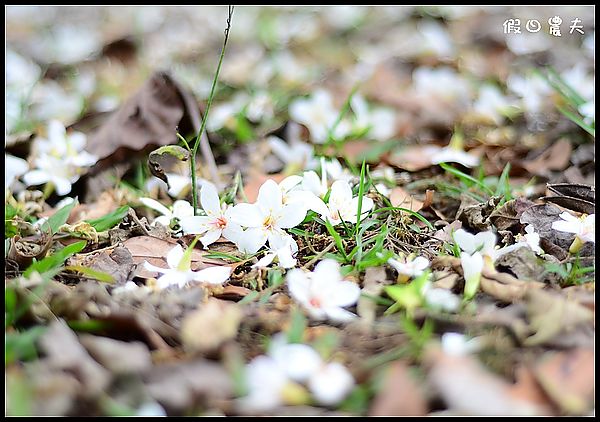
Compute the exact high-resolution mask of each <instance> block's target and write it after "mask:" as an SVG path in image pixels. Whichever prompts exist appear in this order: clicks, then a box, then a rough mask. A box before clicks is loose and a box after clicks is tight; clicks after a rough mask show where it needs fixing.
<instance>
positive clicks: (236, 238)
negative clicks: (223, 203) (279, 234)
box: [223, 224, 267, 254]
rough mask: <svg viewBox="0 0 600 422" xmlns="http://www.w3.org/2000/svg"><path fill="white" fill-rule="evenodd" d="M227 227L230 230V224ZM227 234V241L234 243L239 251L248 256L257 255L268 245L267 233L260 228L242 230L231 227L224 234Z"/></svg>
mask: <svg viewBox="0 0 600 422" xmlns="http://www.w3.org/2000/svg"><path fill="white" fill-rule="evenodd" d="M227 227H228V228H229V224H228V225H227ZM237 227H239V226H237ZM225 232H227V239H228V240H231V241H232V242H234V243H235V244H236V246H237V247H238V249H239V250H240V251H242V252H244V253H246V254H255V253H256V252H258V250H259V249H260V248H261V247H262V246H264V244H265V243H267V232H266V231H264V230H263V229H260V228H249V229H247V230H241V228H239V229H236V226H235V225H231V228H229V230H227V229H225V231H224V232H223V233H225Z"/></svg>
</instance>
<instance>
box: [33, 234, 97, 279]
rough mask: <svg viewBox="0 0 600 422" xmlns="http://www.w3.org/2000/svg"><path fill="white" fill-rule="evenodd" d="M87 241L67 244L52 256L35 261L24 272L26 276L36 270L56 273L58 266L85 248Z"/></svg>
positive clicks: (41, 272)
mask: <svg viewBox="0 0 600 422" xmlns="http://www.w3.org/2000/svg"><path fill="white" fill-rule="evenodd" d="M85 245H86V242H85V241H84V240H81V241H79V242H75V243H72V244H70V245H68V246H65V247H64V248H62V249H61V250H59V251H57V252H55V253H53V254H52V255H50V256H47V257H46V258H44V259H42V260H41V261H35V262H33V263H32V264H31V265H30V266H29V267H28V268H27V269H26V270H25V273H24V274H23V275H24V276H25V277H29V276H31V274H33V273H34V272H38V273H40V274H45V273H50V274H52V275H54V274H56V273H57V272H58V271H57V270H58V268H59V267H60V266H62V265H63V263H64V262H65V261H66V259H67V258H69V257H70V256H72V255H74V254H76V253H78V252H81V251H82V250H83V248H85Z"/></svg>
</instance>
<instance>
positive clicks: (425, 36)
mask: <svg viewBox="0 0 600 422" xmlns="http://www.w3.org/2000/svg"><path fill="white" fill-rule="evenodd" d="M417 27H418V30H419V33H420V35H421V37H422V42H421V43H420V44H421V46H422V47H421V51H422V52H423V53H424V54H427V53H432V54H434V55H435V56H437V57H440V58H446V59H448V58H452V57H454V52H455V51H454V50H455V49H454V45H453V44H452V39H451V38H450V35H449V34H448V31H446V29H445V28H444V26H442V25H440V24H439V23H436V22H435V21H432V20H425V21H420V22H419V23H418V25H417Z"/></svg>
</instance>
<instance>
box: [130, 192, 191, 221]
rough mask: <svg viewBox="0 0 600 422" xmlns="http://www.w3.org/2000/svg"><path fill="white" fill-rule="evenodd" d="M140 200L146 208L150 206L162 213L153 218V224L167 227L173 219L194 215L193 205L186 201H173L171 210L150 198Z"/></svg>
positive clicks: (179, 219)
mask: <svg viewBox="0 0 600 422" xmlns="http://www.w3.org/2000/svg"><path fill="white" fill-rule="evenodd" d="M140 202H141V203H142V204H144V205H145V206H147V207H148V208H151V209H153V210H154V211H158V212H159V213H161V214H162V215H161V216H159V217H156V218H155V219H154V221H153V222H152V225H153V226H154V225H156V224H157V223H158V224H161V225H163V226H165V227H169V226H170V225H171V221H172V220H173V219H177V220H178V221H181V219H182V218H185V217H190V216H193V215H194V207H192V206H191V205H190V203H189V202H188V201H183V200H178V201H175V202H174V203H173V208H172V210H170V209H169V208H167V207H165V206H164V205H163V204H161V203H160V202H158V201H156V200H155V199H152V198H140Z"/></svg>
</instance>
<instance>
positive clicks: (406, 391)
mask: <svg viewBox="0 0 600 422" xmlns="http://www.w3.org/2000/svg"><path fill="white" fill-rule="evenodd" d="M426 413H427V402H426V401H425V398H424V397H423V393H422V392H421V387H420V386H419V385H418V384H417V383H416V382H415V380H414V379H413V377H412V376H411V374H410V368H409V367H408V366H407V365H406V363H404V362H402V361H396V362H393V363H392V364H390V365H389V367H388V369H387V371H386V374H385V379H384V381H383V384H382V386H381V388H380V390H379V392H378V393H377V395H376V396H375V398H374V399H373V403H372V405H371V408H370V409H369V416H424V415H425V414H426Z"/></svg>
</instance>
